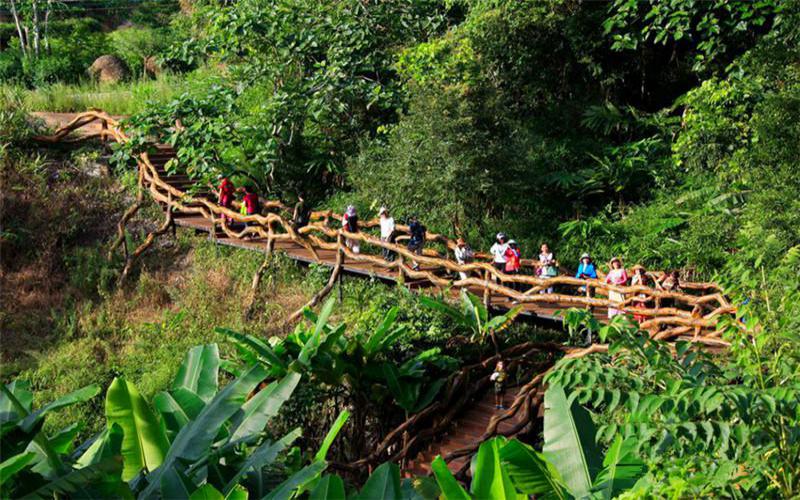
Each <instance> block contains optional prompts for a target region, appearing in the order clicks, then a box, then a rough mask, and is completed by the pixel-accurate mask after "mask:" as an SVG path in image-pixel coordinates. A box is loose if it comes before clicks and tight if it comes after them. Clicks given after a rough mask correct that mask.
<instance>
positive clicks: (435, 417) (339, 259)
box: [38, 110, 736, 472]
mask: <svg viewBox="0 0 800 500" xmlns="http://www.w3.org/2000/svg"><path fill="white" fill-rule="evenodd" d="M95 121H99V122H100V123H101V128H100V130H99V131H95V132H92V133H90V134H86V135H83V136H82V137H80V140H82V139H87V138H92V137H99V138H101V139H102V140H114V141H116V142H119V143H125V142H128V141H129V140H130V138H129V137H128V136H127V135H126V134H125V133H124V131H123V129H122V127H121V126H120V123H119V122H118V121H117V120H115V119H113V118H112V117H111V116H109V115H108V114H106V113H104V112H102V111H98V110H92V111H88V112H86V113H82V114H80V115H78V116H77V117H76V118H75V119H73V120H72V121H71V122H69V123H68V124H66V125H64V126H63V127H60V128H59V129H58V130H57V131H56V132H55V133H54V134H53V135H52V136H47V137H39V138H38V139H39V140H42V141H46V142H51V143H55V142H59V141H68V140H69V138H68V136H69V134H70V133H71V132H73V131H74V130H77V129H79V128H81V127H84V126H86V125H88V124H90V123H93V122H95ZM136 160H137V165H138V168H139V187H140V189H141V190H142V191H145V190H146V191H147V192H148V193H149V194H150V196H151V198H152V199H153V200H154V201H156V202H157V203H159V204H160V205H161V206H162V207H164V209H165V210H166V212H167V216H166V220H165V222H164V224H163V225H162V226H161V227H160V228H159V229H157V230H156V231H154V232H152V233H151V234H150V235H148V238H147V241H145V243H143V244H142V245H140V247H139V248H137V249H136V251H134V252H133V255H132V256H131V257H128V256H126V257H127V258H126V266H125V271H124V275H127V273H128V272H129V271H130V267H131V266H132V262H133V260H132V259H135V257H136V256H138V255H140V254H141V253H142V252H143V251H144V250H145V249H146V248H147V246H149V245H150V244H151V243H152V238H153V237H154V236H157V235H158V234H160V233H163V232H164V231H166V228H167V227H168V225H169V224H170V223H171V222H172V217H173V214H175V215H177V214H193V215H200V216H202V217H203V218H205V219H206V220H209V221H210V222H211V225H212V235H214V234H216V231H222V233H224V234H225V235H226V236H228V237H229V238H245V237H255V238H258V239H259V240H260V241H263V242H264V243H265V249H266V251H267V253H270V252H271V251H272V249H273V248H274V245H275V243H276V242H291V243H294V244H297V245H299V246H301V247H303V248H305V249H307V250H308V251H309V252H310V253H311V254H312V255H313V256H314V258H315V259H316V260H317V261H321V259H320V257H319V251H320V250H330V251H334V252H335V253H336V263H335V265H334V270H333V272H332V275H331V278H330V280H329V281H328V283H327V284H326V286H325V288H323V290H321V291H320V292H319V293H317V294H316V295H315V296H314V297H313V298H312V299H311V301H310V302H309V305H312V306H313V305H314V304H315V303H317V302H319V301H320V300H321V297H323V296H324V295H325V294H326V293H327V292H329V291H330V289H331V288H333V285H334V282H335V280H336V277H337V276H338V273H339V272H340V271H341V269H342V268H343V267H344V263H345V261H347V260H349V261H353V262H367V263H369V264H371V265H373V266H375V267H377V268H380V269H383V270H385V271H387V272H394V273H396V275H397V277H398V281H403V280H405V279H406V278H408V279H411V280H425V281H428V282H430V283H431V284H432V285H434V286H436V287H439V288H442V289H447V288H451V287H452V288H468V289H474V290H478V291H482V292H483V294H484V299H485V301H486V302H487V303H488V302H489V301H490V299H491V296H492V295H496V296H501V297H506V298H508V299H512V300H515V301H517V302H519V303H520V304H553V305H557V306H578V307H586V308H608V307H613V308H616V309H619V310H621V311H623V312H625V313H629V314H636V315H640V316H643V317H645V318H647V319H646V320H645V321H644V322H642V324H641V326H642V327H643V328H644V329H648V330H650V332H651V335H652V336H653V337H654V338H657V339H663V340H672V339H676V338H680V337H689V338H690V340H692V341H693V342H696V343H700V344H706V345H711V346H726V345H727V343H726V342H725V341H724V340H722V339H721V338H720V335H721V330H720V328H718V322H719V320H720V318H722V317H725V316H731V315H734V314H735V312H736V310H735V308H734V307H733V306H732V305H731V304H730V302H729V301H728V300H727V298H726V297H725V296H724V295H723V294H722V293H721V290H720V288H719V287H718V286H717V285H715V284H713V283H693V282H684V283H682V284H681V286H682V288H683V289H684V290H689V291H692V292H696V293H697V294H692V293H686V292H668V291H661V290H655V289H653V288H649V287H645V286H616V285H610V284H607V283H605V282H604V281H602V280H582V279H576V278H573V277H570V276H557V277H553V278H539V277H536V276H531V275H525V274H521V275H508V274H505V273H503V272H501V271H498V270H497V269H495V268H494V267H493V266H492V265H491V264H489V263H488V262H473V263H469V264H459V263H457V262H455V260H453V259H450V258H449V254H450V252H452V251H453V249H454V248H455V243H454V242H453V241H452V240H451V239H449V238H447V237H446V236H444V235H440V234H434V233H427V235H426V236H427V243H433V244H435V245H439V246H440V247H442V248H443V249H444V253H440V252H439V251H437V250H436V249H434V248H430V247H428V248H425V250H424V252H423V254H422V255H416V254H414V253H413V252H411V251H409V250H408V249H407V248H406V247H405V246H402V245H398V244H394V243H388V242H384V241H381V240H380V239H379V238H378V237H376V236H374V235H372V234H370V233H369V231H370V230H372V229H373V228H376V227H378V226H379V222H378V221H377V220H371V221H365V222H362V223H361V228H362V229H363V230H364V231H361V232H358V233H350V232H347V231H345V230H344V229H342V228H341V216H339V215H338V214H334V213H332V212H331V211H317V212H313V213H312V215H311V221H310V223H309V224H308V225H307V226H304V227H302V228H300V229H297V230H296V229H295V228H294V226H293V225H292V224H290V223H289V222H288V220H287V218H284V217H282V216H281V215H280V213H281V212H283V213H291V212H290V209H289V207H287V206H285V205H284V204H283V203H281V202H280V201H275V200H267V201H263V202H262V203H261V205H262V207H264V208H265V209H267V210H268V211H269V212H268V213H266V214H263V215H262V214H257V215H241V214H240V213H239V212H237V211H234V210H231V209H228V208H225V207H222V206H220V205H218V204H217V203H215V202H214V201H212V200H209V199H208V198H206V197H204V196H196V195H193V194H191V193H187V192H184V191H182V190H180V189H178V188H176V187H175V186H173V185H171V184H170V183H169V182H168V181H167V180H165V179H163V178H162V177H161V176H160V175H159V172H158V170H157V169H156V167H155V166H154V165H153V163H152V162H151V161H150V158H149V156H148V154H147V153H141V154H139V155H138V157H137V158H136ZM140 201H141V198H140V197H139V198H137V203H136V204H134V205H133V206H132V207H131V208H130V209H129V210H128V211H127V212H126V213H125V215H123V220H122V221H120V227H119V228H118V233H119V235H122V238H119V237H118V241H115V243H114V245H113V246H112V250H111V251H112V252H113V251H114V249H115V248H116V247H117V246H119V244H120V243H121V242H122V241H121V239H124V233H123V231H122V227H124V224H125V223H126V222H127V220H128V219H130V218H131V217H132V216H133V214H134V213H135V211H136V210H138V207H139V205H140ZM226 218H228V219H229V220H233V221H235V222H236V223H239V224H243V223H249V224H247V225H246V226H245V227H244V229H242V230H239V231H237V230H235V229H234V228H233V227H231V225H229V224H227V223H226V222H225V220H226ZM332 225H333V226H335V227H331V226H332ZM397 229H398V231H400V232H401V233H403V234H404V235H403V236H401V237H400V238H399V240H400V241H403V240H404V239H405V238H407V236H406V235H407V234H408V227H407V226H404V225H398V226H397ZM345 239H350V240H357V241H359V242H360V243H361V244H362V245H361V246H362V248H366V249H374V250H380V249H388V250H391V251H392V252H394V253H395V254H396V256H397V257H396V259H395V260H394V261H386V260H384V259H383V258H382V257H380V256H379V255H374V254H370V253H354V252H353V251H352V250H351V249H350V248H348V247H347V245H346V244H345V241H344V240H345ZM126 250H127V249H126ZM126 253H127V252H126ZM476 258H478V259H487V260H488V259H489V256H488V255H487V254H484V253H476ZM409 263H417V264H419V265H420V266H421V268H420V269H418V270H415V269H414V268H412V266H411V265H409ZM522 264H523V267H526V268H531V267H535V266H536V265H537V264H538V262H537V261H535V260H528V259H526V260H523V262H522ZM460 272H463V273H467V275H468V277H467V278H466V279H454V278H453V276H457V273H460ZM515 285H523V286H525V287H528V289H527V290H526V291H520V290H518V288H520V287H519V286H515ZM550 287H558V288H559V290H561V292H559V293H544V292H545V291H546V290H547V289H548V288H550ZM564 291H572V292H573V293H574V294H568V293H564ZM609 292H618V293H620V294H622V296H623V297H624V299H623V300H620V301H614V300H611V299H610V298H609V295H610V293H609ZM634 302H640V303H645V304H648V305H649V306H651V307H647V308H641V307H634ZM666 302H669V303H670V304H671V305H669V306H664V305H663V304H664V303H666ZM297 316H298V314H297V313H295V314H293V315H292V318H294V317H297ZM604 349H607V346H602V345H600V346H598V345H594V346H590V347H588V348H586V349H570V348H567V347H565V346H561V345H557V344H547V343H531V342H528V343H524V344H520V345H518V346H514V347H512V348H510V349H509V350H507V351H505V352H504V353H503V357H504V358H505V359H506V360H507V361H508V362H509V365H510V367H513V366H514V364H516V363H518V362H520V360H523V359H525V358H526V357H528V356H530V355H532V354H533V353H537V352H538V353H549V354H554V353H557V352H560V353H563V354H565V355H566V356H568V357H578V356H583V355H586V354H591V353H592V352H599V351H603V350H604ZM496 360H497V359H496V357H491V358H488V359H486V360H484V361H482V362H481V363H477V364H475V365H472V366H467V367H464V368H463V369H462V370H460V371H459V372H457V373H456V374H455V375H454V376H453V377H452V378H451V380H450V382H449V384H448V386H447V389H446V391H445V396H444V397H443V398H442V399H440V400H439V401H436V402H434V403H433V404H431V405H430V406H428V407H427V408H425V409H424V410H422V411H420V412H418V413H416V414H414V415H412V416H410V417H409V418H408V419H407V420H405V421H404V422H403V423H401V424H400V425H399V426H398V427H397V428H395V429H394V430H393V431H391V432H390V433H389V434H387V435H386V436H385V437H384V438H383V439H382V441H381V442H380V443H379V444H378V446H377V447H376V448H375V449H374V450H373V451H372V452H371V453H370V454H369V455H367V456H365V457H363V458H361V459H359V460H357V461H356V462H353V463H350V464H333V466H334V467H337V468H340V469H343V470H350V471H359V470H363V469H364V467H368V466H371V465H374V464H377V463H380V462H383V461H386V460H401V459H406V458H408V457H409V456H411V454H412V453H413V452H414V451H415V450H419V449H420V446H421V445H422V444H423V443H425V442H426V440H429V439H430V438H431V437H432V436H435V435H437V434H438V433H441V432H442V431H444V430H445V429H446V428H447V427H448V426H449V425H450V424H451V423H452V422H453V420H454V418H455V417H456V416H457V415H458V414H459V412H461V410H462V409H463V408H464V406H465V405H466V404H468V403H469V402H470V401H471V400H472V399H473V398H474V397H475V395H476V394H478V393H480V392H481V391H483V390H485V389H486V387H487V386H488V385H489V380H488V376H487V375H488V374H487V373H485V372H487V371H490V370H491V367H492V366H493V365H494V363H495V361H496ZM547 365H548V366H552V357H551V358H550V360H549V362H548V363H547ZM548 369H549V368H548ZM545 372H546V371H543V372H542V373H540V374H539V375H537V376H535V377H534V378H533V379H532V380H531V381H530V382H528V383H527V384H525V385H524V386H523V387H522V388H521V389H520V390H519V391H518V392H517V396H516V397H515V400H514V402H513V403H512V405H511V407H510V408H509V410H507V411H506V412H504V413H500V414H498V415H496V416H495V417H493V418H492V420H491V421H490V423H489V425H488V426H487V428H486V431H485V432H484V436H483V438H488V437H490V436H492V435H495V434H497V432H498V426H499V424H500V423H501V422H503V421H504V420H508V419H511V418H516V423H515V425H513V426H512V428H511V429H510V430H507V431H506V432H505V433H504V434H505V435H516V434H519V433H520V432H523V431H525V430H526V427H527V426H528V425H530V421H531V416H532V412H533V411H534V410H535V409H536V408H538V406H539V405H540V404H541V384H542V380H543V378H544V374H545ZM520 412H521V415H518V414H520ZM520 417H521V418H520ZM409 436H411V437H410V438H409ZM483 438H482V439H483ZM478 444H479V442H477V443H476V444H475V445H473V446H468V447H465V448H463V449H461V450H456V451H454V452H452V453H450V454H448V455H447V456H445V457H444V458H445V460H448V461H449V460H452V459H455V458H458V457H460V456H464V455H467V454H470V453H473V452H474V451H475V449H477V446H478ZM462 472H463V471H462Z"/></svg>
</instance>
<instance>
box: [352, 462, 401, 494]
mask: <svg viewBox="0 0 800 500" xmlns="http://www.w3.org/2000/svg"><path fill="white" fill-rule="evenodd" d="M401 496H402V492H401V491H400V467H398V466H397V464H393V463H391V462H386V463H384V464H381V465H380V466H379V467H378V468H377V469H375V470H374V471H373V472H372V474H371V475H370V476H369V479H367V482H366V483H364V487H363V488H361V491H360V492H359V494H358V498H359V499H361V500H372V499H374V498H392V499H395V498H400V497H401Z"/></svg>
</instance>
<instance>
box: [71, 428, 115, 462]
mask: <svg viewBox="0 0 800 500" xmlns="http://www.w3.org/2000/svg"><path fill="white" fill-rule="evenodd" d="M121 453H122V428H121V427H120V426H119V425H118V424H111V426H110V427H106V428H105V429H103V432H101V433H100V435H99V436H98V437H97V439H95V440H94V442H93V443H92V445H91V446H89V448H87V449H86V451H85V452H83V454H82V455H81V456H80V458H78V461H77V462H76V464H75V465H77V466H78V467H79V468H81V467H88V466H90V465H92V464H96V463H99V462H102V461H103V460H107V459H109V458H111V457H114V456H116V455H120V454H121Z"/></svg>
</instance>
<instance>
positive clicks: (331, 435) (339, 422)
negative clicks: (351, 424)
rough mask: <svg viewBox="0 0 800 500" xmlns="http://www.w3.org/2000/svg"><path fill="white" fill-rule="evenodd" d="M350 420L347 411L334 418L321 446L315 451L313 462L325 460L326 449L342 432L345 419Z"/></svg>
mask: <svg viewBox="0 0 800 500" xmlns="http://www.w3.org/2000/svg"><path fill="white" fill-rule="evenodd" d="M348 418H350V412H349V411H347V410H344V411H342V413H340V414H339V416H338V417H336V421H335V422H334V423H333V425H332V426H331V428H330V429H328V433H327V434H326V435H325V439H323V440H322V445H321V446H320V447H319V450H317V454H316V455H314V461H316V462H319V461H322V460H325V459H326V457H327V455H328V449H330V447H331V445H332V444H333V440H334V439H336V436H338V435H339V431H341V430H342V427H344V424H345V423H347V419H348Z"/></svg>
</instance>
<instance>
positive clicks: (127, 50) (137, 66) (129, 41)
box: [108, 27, 170, 77]
mask: <svg viewBox="0 0 800 500" xmlns="http://www.w3.org/2000/svg"><path fill="white" fill-rule="evenodd" d="M169 35H170V34H169V32H168V31H167V30H165V29H158V28H139V27H130V28H123V29H119V30H116V31H113V32H111V33H110V34H109V35H108V39H109V43H110V45H111V48H112V50H113V52H114V54H116V55H117V56H119V57H120V59H122V60H123V61H125V64H126V65H127V66H128V68H130V70H131V74H132V75H133V76H134V77H135V76H138V75H142V76H145V75H144V60H145V59H146V58H147V57H151V56H158V55H159V54H160V53H161V52H162V51H163V50H164V49H165V48H166V47H167V46H168V45H169V43H170V36H169Z"/></svg>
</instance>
